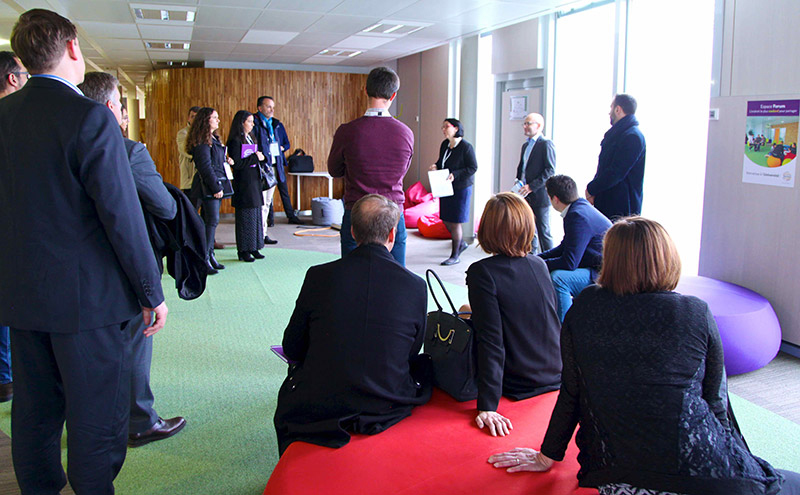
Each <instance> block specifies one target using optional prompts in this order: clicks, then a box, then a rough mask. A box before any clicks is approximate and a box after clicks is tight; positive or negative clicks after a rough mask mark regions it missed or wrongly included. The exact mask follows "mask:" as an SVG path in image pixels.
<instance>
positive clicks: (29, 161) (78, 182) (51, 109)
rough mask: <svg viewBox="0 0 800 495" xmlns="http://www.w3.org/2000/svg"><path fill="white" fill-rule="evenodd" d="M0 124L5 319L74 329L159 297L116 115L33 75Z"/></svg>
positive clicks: (0, 285)
mask: <svg viewBox="0 0 800 495" xmlns="http://www.w3.org/2000/svg"><path fill="white" fill-rule="evenodd" d="M0 129H3V132H2V133H0V232H4V239H3V242H1V243H0V260H2V262H0V321H2V322H3V323H5V324H7V325H9V326H11V327H13V328H16V329H20V330H38V331H44V332H60V333H69V332H78V331H81V330H89V329H93V328H100V327H104V326H109V325H112V324H115V323H120V322H123V321H127V320H129V319H130V318H132V317H133V316H134V315H135V314H136V313H138V312H140V311H141V306H146V307H151V308H152V307H155V306H158V305H159V304H161V302H163V301H164V295H163V293H162V289H161V277H160V274H159V270H158V267H157V266H156V262H155V260H154V259H153V254H152V249H151V248H150V245H149V242H148V238H147V231H146V229H145V224H144V218H143V216H142V207H141V205H140V203H139V198H138V197H137V194H136V187H135V186H134V183H133V176H132V175H131V168H130V165H129V164H128V156H127V154H126V152H125V146H124V145H123V141H122V134H121V133H120V131H119V126H118V125H117V122H116V121H115V120H114V117H113V115H112V114H111V112H110V111H109V110H108V109H107V108H105V107H104V106H103V105H100V104H99V103H96V102H94V101H92V100H90V99H88V98H85V97H83V96H81V95H79V94H78V93H76V92H75V91H74V90H72V89H71V88H69V87H68V86H67V85H65V84H64V83H62V82H60V81H56V80H52V79H47V78H42V77H34V78H32V79H31V80H30V81H29V82H28V83H27V84H26V85H25V87H24V88H22V89H21V90H19V91H17V92H16V93H14V94H12V95H9V96H7V97H5V98H3V99H2V100H0ZM43 133H46V134H47V135H46V136H44V137H43Z"/></svg>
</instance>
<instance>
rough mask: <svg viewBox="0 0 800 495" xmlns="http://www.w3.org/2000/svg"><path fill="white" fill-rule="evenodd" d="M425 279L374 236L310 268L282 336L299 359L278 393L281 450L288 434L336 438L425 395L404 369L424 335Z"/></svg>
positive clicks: (378, 422)
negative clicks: (368, 242)
mask: <svg viewBox="0 0 800 495" xmlns="http://www.w3.org/2000/svg"><path fill="white" fill-rule="evenodd" d="M426 290H427V288H426V286H425V282H424V281H423V280H422V279H421V278H419V277H418V276H416V275H414V274H413V273H411V272H410V271H408V270H406V269H405V268H403V267H402V266H400V265H399V264H398V263H397V262H396V261H395V260H394V258H392V255H391V253H389V251H388V250H387V249H386V248H385V247H384V246H380V245H375V244H368V245H362V246H359V247H358V248H356V249H355V250H354V251H352V252H351V253H350V254H348V255H347V256H345V257H344V258H342V259H340V260H337V261H333V262H331V263H326V264H324V265H319V266H314V267H311V268H309V270H308V273H307V274H306V278H305V281H304V283H303V288H302V289H301V291H300V295H299V296H298V298H297V304H296V306H295V309H294V313H293V314H292V318H291V320H290V321H289V325H288V326H287V327H286V331H285V333H284V336H283V350H284V352H285V353H286V355H287V356H288V357H289V358H290V359H292V360H294V361H297V364H296V365H293V366H292V367H291V368H290V370H289V376H288V377H287V378H286V380H284V382H283V385H282V386H281V389H280V391H279V393H278V406H277V409H276V411H275V430H276V432H277V436H278V448H279V449H280V452H281V453H283V451H284V450H285V449H286V447H288V446H289V444H290V443H291V442H294V441H298V440H301V441H305V442H310V443H314V444H318V445H325V446H328V447H341V446H342V445H345V444H346V443H347V442H348V441H349V440H350V435H349V434H348V433H347V431H355V432H358V433H367V434H374V433H379V432H381V431H383V430H385V429H386V428H388V427H390V426H392V425H393V424H395V423H397V422H398V421H400V420H401V419H403V418H405V417H407V416H409V415H410V414H411V409H412V408H413V407H414V406H416V405H420V404H424V403H426V402H427V401H428V399H429V398H430V394H431V389H430V386H428V387H425V386H423V387H418V386H417V385H416V383H415V380H414V379H413V378H412V375H411V364H410V362H411V361H414V360H416V357H417V355H418V354H419V351H420V349H421V348H422V342H423V340H424V338H425V320H426V311H427V295H426Z"/></svg>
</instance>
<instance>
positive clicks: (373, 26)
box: [362, 22, 381, 33]
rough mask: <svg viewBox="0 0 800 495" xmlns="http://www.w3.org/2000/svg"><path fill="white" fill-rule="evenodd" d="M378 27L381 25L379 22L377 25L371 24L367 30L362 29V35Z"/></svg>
mask: <svg viewBox="0 0 800 495" xmlns="http://www.w3.org/2000/svg"><path fill="white" fill-rule="evenodd" d="M380 25H381V23H380V22H379V23H377V24H373V25H372V26H370V27H368V28H367V29H364V30H363V31H362V32H364V33H369V32H370V31H372V30H373V29H375V28H377V27H378V26H380Z"/></svg>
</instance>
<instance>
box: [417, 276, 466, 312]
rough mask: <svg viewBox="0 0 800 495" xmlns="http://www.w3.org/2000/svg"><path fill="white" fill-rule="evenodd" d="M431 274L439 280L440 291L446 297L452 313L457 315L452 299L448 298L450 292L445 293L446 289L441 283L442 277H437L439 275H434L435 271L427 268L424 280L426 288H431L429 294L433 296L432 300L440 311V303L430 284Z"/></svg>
mask: <svg viewBox="0 0 800 495" xmlns="http://www.w3.org/2000/svg"><path fill="white" fill-rule="evenodd" d="M431 274H433V276H434V278H436V281H437V282H439V287H441V289H442V292H444V297H446V298H447V302H449V303H450V307H451V308H452V309H453V315H455V316H458V311H457V310H456V307H455V305H454V304H453V300H452V299H450V294H448V293H447V289H445V288H444V284H443V283H442V279H440V278H439V275H436V272H435V271H433V270H431V269H430V268H428V270H426V271H425V280H427V282H428V288H429V289H430V290H431V296H432V297H433V302H435V303H436V307H437V308H439V311H442V305H441V304H439V300H438V299H436V293H435V292H434V291H433V284H431Z"/></svg>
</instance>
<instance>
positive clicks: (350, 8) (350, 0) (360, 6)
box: [331, 0, 452, 18]
mask: <svg viewBox="0 0 800 495" xmlns="http://www.w3.org/2000/svg"><path fill="white" fill-rule="evenodd" d="M415 1H416V0H391V1H386V2H376V1H375V0H344V1H343V2H342V3H340V4H339V5H338V6H337V7H336V8H334V9H333V10H331V14H343V15H374V16H378V17H384V18H385V17H390V16H391V15H392V14H393V13H395V12H397V11H398V10H400V9H403V8H406V7H408V6H409V5H411V4H412V3H414V2H415ZM451 1H452V0H451ZM447 3H450V2H447Z"/></svg>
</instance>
